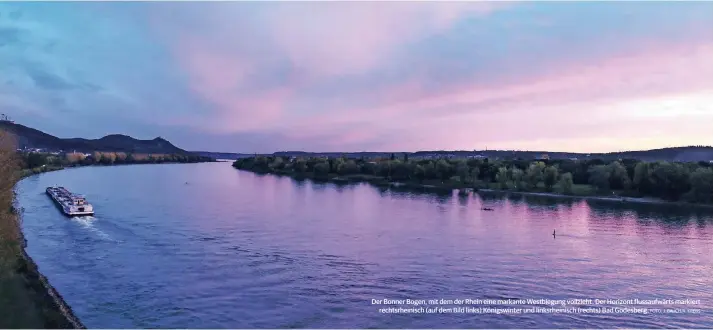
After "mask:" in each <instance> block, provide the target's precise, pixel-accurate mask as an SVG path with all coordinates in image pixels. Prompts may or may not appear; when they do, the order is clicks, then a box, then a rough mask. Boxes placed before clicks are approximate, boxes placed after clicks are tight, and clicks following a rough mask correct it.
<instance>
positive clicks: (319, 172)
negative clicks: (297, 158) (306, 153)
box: [314, 162, 329, 176]
mask: <svg viewBox="0 0 713 330" xmlns="http://www.w3.org/2000/svg"><path fill="white" fill-rule="evenodd" d="M327 174H329V163H328V162H319V163H317V164H316V165H314V175H316V176H326V175H327Z"/></svg>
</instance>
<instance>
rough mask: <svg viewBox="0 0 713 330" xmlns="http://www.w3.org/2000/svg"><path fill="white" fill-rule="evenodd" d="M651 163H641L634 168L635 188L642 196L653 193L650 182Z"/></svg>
mask: <svg viewBox="0 0 713 330" xmlns="http://www.w3.org/2000/svg"><path fill="white" fill-rule="evenodd" d="M649 171H650V170H649V163H646V162H640V163H638V164H636V167H635V168H634V182H633V184H634V188H636V190H637V191H638V192H639V193H641V194H644V195H646V194H648V193H650V192H651V181H650V180H649V175H650V173H649Z"/></svg>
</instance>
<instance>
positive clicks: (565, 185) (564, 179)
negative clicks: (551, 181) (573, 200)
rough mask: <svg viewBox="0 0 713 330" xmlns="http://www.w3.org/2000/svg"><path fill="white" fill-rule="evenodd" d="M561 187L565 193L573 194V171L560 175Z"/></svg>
mask: <svg viewBox="0 0 713 330" xmlns="http://www.w3.org/2000/svg"><path fill="white" fill-rule="evenodd" d="M559 187H560V190H561V191H562V193H563V194H565V195H571V194H572V188H573V187H574V180H573V179H572V173H569V172H567V173H564V174H562V175H561V176H560V180H559Z"/></svg>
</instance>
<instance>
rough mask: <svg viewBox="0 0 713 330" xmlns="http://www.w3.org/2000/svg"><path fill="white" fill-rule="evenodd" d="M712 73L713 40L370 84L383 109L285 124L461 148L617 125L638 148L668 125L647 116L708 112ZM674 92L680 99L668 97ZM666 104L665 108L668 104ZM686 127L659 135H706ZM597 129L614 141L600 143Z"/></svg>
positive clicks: (614, 132)
mask: <svg viewBox="0 0 713 330" xmlns="http://www.w3.org/2000/svg"><path fill="white" fill-rule="evenodd" d="M710 77H713V44H707V43H703V44H689V45H669V46H668V47H661V48H659V49H656V50H653V51H652V50H651V49H647V50H646V51H645V52H634V53H630V54H620V55H616V56H610V57H607V58H602V59H598V60H593V61H591V62H589V63H583V64H580V65H579V66H569V67H564V68H560V69H559V70H552V71H551V72H549V73H548V74H546V75H543V76H539V77H523V79H521V80H520V81H519V82H516V83H513V84H507V85H504V84H503V85H494V86H483V85H482V84H463V85H460V86H455V87H447V88H443V89H441V90H425V89H423V88H422V86H423V85H422V84H421V83H420V81H419V80H413V81H408V82H406V83H404V84H401V85H396V86H393V87H390V88H386V89H382V90H378V91H375V92H374V93H373V95H374V97H376V98H378V99H381V100H385V101H387V102H386V103H381V104H382V105H381V106H375V107H368V108H352V109H341V110H340V111H333V112H331V113H329V114H327V115H323V116H319V117H312V118H308V119H307V120H308V121H309V123H308V125H307V123H306V124H305V125H299V124H298V123H294V124H297V125H290V126H286V127H284V129H286V130H293V129H294V130H295V131H301V130H303V129H305V128H306V127H309V128H310V129H311V130H312V131H322V130H324V129H326V128H333V127H350V126H351V125H362V126H363V127H365V128H364V130H362V131H361V132H359V134H347V135H343V136H341V135H340V136H341V137H340V139H344V141H348V142H350V143H354V142H356V141H357V140H358V139H363V140H364V141H366V140H367V139H369V137H373V136H374V135H376V134H378V133H379V132H386V131H394V130H396V131H398V132H401V133H400V134H397V136H401V138H400V139H398V143H401V144H402V145H412V146H416V145H420V146H422V147H430V148H446V147H449V146H450V147H453V148H466V149H468V148H469V147H467V146H474V145H480V144H479V143H478V141H484V140H491V141H498V140H499V141H501V144H504V145H507V146H510V147H512V148H515V147H517V146H516V144H514V143H510V142H507V141H508V139H510V140H512V139H511V138H509V136H520V137H522V136H526V137H527V136H542V135H543V133H542V132H543V131H548V132H556V136H560V137H568V138H570V139H571V140H572V141H575V140H576V141H580V142H578V143H580V144H581V146H582V147H584V146H585V145H586V144H582V143H584V142H582V140H581V137H582V136H591V137H592V138H590V139H588V140H587V141H589V142H588V144H590V147H592V148H594V147H593V145H594V142H597V141H598V143H599V145H606V146H611V145H612V144H615V143H620V142H621V139H622V138H627V136H626V135H622V134H621V132H626V131H628V132H636V134H635V135H637V136H638V138H641V139H643V140H642V141H649V142H647V144H645V145H647V146H652V147H653V144H655V143H662V142H663V141H661V139H650V138H649V139H648V140H647V138H645V136H644V137H642V135H645V133H642V132H647V131H650V128H651V127H656V126H655V125H664V124H665V123H666V122H665V121H661V120H654V119H651V118H647V117H652V116H653V115H654V114H657V115H656V116H659V117H661V116H662V115H661V113H662V112H663V114H664V116H665V115H666V114H668V115H669V116H675V117H682V118H685V119H686V120H689V121H690V120H695V118H699V119H702V117H701V116H703V115H705V114H708V115H709V116H710V115H713V108H712V107H711V106H712V105H711V104H713V103H712V102H713V79H712V78H710ZM706 95H708V96H710V97H706ZM657 98H658V99H657ZM674 98H678V99H679V100H678V101H675V102H671V101H670V100H672V99H674ZM393 100H399V101H397V102H393ZM657 100H658V101H657ZM389 101H391V102H389ZM667 102H668V103H671V104H673V105H670V106H668V105H667ZM672 107H673V108H674V109H669V110H666V109H667V108H672ZM679 108H680V109H679ZM667 111H668V112H667ZM671 111H673V113H671ZM646 113H648V114H649V115H648V116H647V115H646ZM710 119H713V118H710ZM686 120H679V121H680V122H681V123H683V122H685V121H686ZM588 125H589V126H588ZM682 125H683V124H682ZM604 127H606V129H604ZM686 130H687V128H686V127H685V126H678V128H673V129H671V130H668V131H667V132H666V133H667V134H668V135H665V136H669V137H670V136H671V134H678V136H687V137H689V138H693V137H696V138H699V139H700V138H705V135H701V134H703V133H702V132H703V131H700V130H699V131H696V130H689V132H686ZM414 132H416V133H414ZM607 132H611V133H607ZM602 134H605V135H606V134H610V135H611V136H617V138H612V139H611V140H607V139H606V138H603V137H602ZM504 135H505V136H506V137H505V138H503V136H504ZM556 136H555V137H550V138H545V139H546V140H547V139H549V140H551V139H556V138H557V137H556ZM617 139H618V140H617ZM421 141H423V142H421ZM533 141H535V139H532V138H518V139H517V143H520V144H521V145H522V148H524V147H525V146H533V145H535V144H533V143H532V142H533ZM607 141H609V142H607ZM424 143H425V144H424ZM639 143H640V144H641V143H644V142H639ZM438 145H441V147H438ZM575 145H576V144H572V143H569V144H567V143H565V144H563V146H565V147H573V146H575ZM642 145H643V144H642ZM503 147H504V146H503Z"/></svg>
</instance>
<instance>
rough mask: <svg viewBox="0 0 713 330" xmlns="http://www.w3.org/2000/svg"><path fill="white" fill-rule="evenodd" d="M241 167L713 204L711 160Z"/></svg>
mask: <svg viewBox="0 0 713 330" xmlns="http://www.w3.org/2000/svg"><path fill="white" fill-rule="evenodd" d="M233 166H234V167H235V168H238V169H243V170H249V171H253V172H260V173H281V174H288V175H301V176H309V177H335V176H340V177H352V178H366V177H379V178H383V179H386V180H389V181H398V182H414V183H421V184H423V183H429V184H439V183H440V184H448V185H450V186H456V187H473V188H494V189H502V190H513V191H529V192H557V193H561V194H597V195H612V193H614V194H616V195H619V196H627V197H656V198H661V199H664V200H668V201H688V202H696V203H713V168H711V164H710V163H707V162H698V163H677V162H663V161H662V162H645V161H639V160H635V159H624V160H617V161H605V160H601V159H593V160H569V159H556V160H537V161H532V160H523V159H515V160H492V159H487V158H485V159H477V158H472V159H463V158H462V159H445V158H442V159H423V160H413V159H409V158H408V154H404V155H403V156H399V157H397V156H396V155H395V154H392V155H391V156H390V157H386V158H378V159H366V158H356V159H354V158H351V159H350V158H347V157H297V158H294V157H292V158H289V157H280V156H256V157H248V158H242V159H239V160H237V161H235V162H234V163H233Z"/></svg>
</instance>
